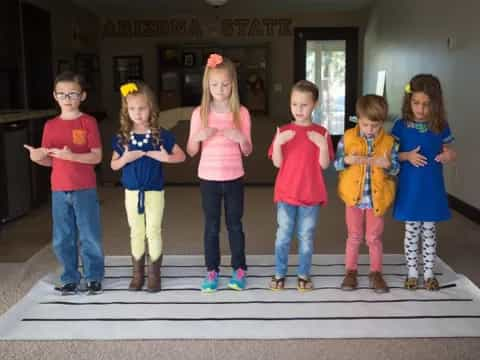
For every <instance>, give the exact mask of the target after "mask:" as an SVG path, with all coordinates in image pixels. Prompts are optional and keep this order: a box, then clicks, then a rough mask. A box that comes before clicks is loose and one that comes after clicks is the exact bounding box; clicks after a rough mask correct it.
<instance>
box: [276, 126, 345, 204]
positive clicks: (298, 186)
mask: <svg viewBox="0 0 480 360" xmlns="http://www.w3.org/2000/svg"><path fill="white" fill-rule="evenodd" d="M286 130H293V131H294V132H295V136H294V137H293V138H292V139H291V140H290V141H288V142H286V143H285V144H283V145H282V156H283V160H282V165H281V166H280V169H279V170H278V174H277V179H276V180H275V190H274V201H275V202H279V201H281V202H285V203H287V204H290V205H295V206H314V205H324V204H326V203H327V199H328V198H327V188H326V186H325V180H324V178H323V170H322V168H321V166H320V163H319V155H320V149H319V148H318V146H317V145H315V144H314V143H313V142H312V141H310V139H309V138H308V136H307V133H308V132H309V131H315V132H318V133H320V134H321V135H322V136H323V135H325V132H326V131H327V130H326V129H325V128H324V127H323V126H321V125H317V124H311V125H309V126H301V125H296V124H295V123H290V124H288V125H284V126H282V127H281V128H280V132H283V131H286ZM327 143H328V156H329V158H330V161H332V160H333V159H334V157H335V153H334V150H333V144H332V139H331V138H330V135H329V134H327ZM272 152H273V142H272V145H270V148H269V149H268V156H269V157H270V158H271V157H272Z"/></svg>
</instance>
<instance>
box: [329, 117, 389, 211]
mask: <svg viewBox="0 0 480 360" xmlns="http://www.w3.org/2000/svg"><path fill="white" fill-rule="evenodd" d="M343 141H344V145H345V156H347V155H362V156H367V155H368V154H367V152H368V145H367V141H366V140H365V139H364V138H362V137H361V136H360V130H359V128H358V125H357V126H356V127H355V128H353V129H349V130H347V131H346V132H345V135H344V137H343ZM393 146H394V139H393V137H392V136H390V135H388V134H386V133H385V131H384V130H383V129H380V131H379V133H378V135H377V137H376V138H375V140H374V143H373V154H371V156H383V155H384V154H386V155H387V157H388V158H390V154H391V151H392V147H393ZM366 169H367V166H366V165H346V166H345V170H342V171H340V173H339V181H338V194H339V196H340V198H341V199H342V200H343V201H344V202H345V204H347V205H348V206H354V205H357V204H358V203H359V202H360V200H361V199H362V192H363V184H364V181H365V171H366ZM370 169H371V190H372V202H373V211H374V214H375V215H376V216H382V215H383V214H385V212H386V211H387V209H388V208H389V207H390V205H391V204H392V202H393V199H394V198H395V181H394V179H393V177H392V176H391V175H389V174H388V173H387V172H386V171H385V169H383V168H380V167H376V166H372V167H371V168H370Z"/></svg>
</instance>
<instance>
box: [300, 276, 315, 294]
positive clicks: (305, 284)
mask: <svg viewBox="0 0 480 360" xmlns="http://www.w3.org/2000/svg"><path fill="white" fill-rule="evenodd" d="M297 290H298V291H310V290H313V283H312V280H310V278H306V279H304V278H302V277H298V278H297Z"/></svg>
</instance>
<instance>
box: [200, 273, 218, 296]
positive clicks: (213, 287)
mask: <svg viewBox="0 0 480 360" xmlns="http://www.w3.org/2000/svg"><path fill="white" fill-rule="evenodd" d="M217 287H218V272H216V271H208V272H207V276H205V279H203V282H202V285H201V289H202V292H214V291H217Z"/></svg>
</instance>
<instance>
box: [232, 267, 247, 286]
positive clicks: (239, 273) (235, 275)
mask: <svg viewBox="0 0 480 360" xmlns="http://www.w3.org/2000/svg"><path fill="white" fill-rule="evenodd" d="M246 285H247V273H246V272H245V270H243V269H241V268H238V269H237V270H233V272H232V278H231V279H230V281H229V282H228V287H229V288H230V289H233V290H243V289H245V286H246Z"/></svg>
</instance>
